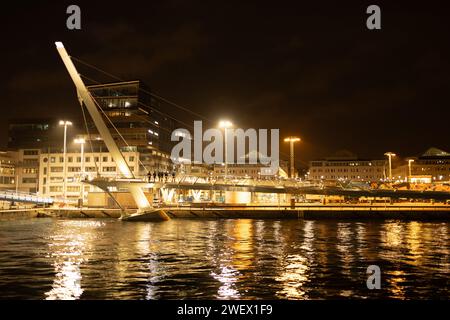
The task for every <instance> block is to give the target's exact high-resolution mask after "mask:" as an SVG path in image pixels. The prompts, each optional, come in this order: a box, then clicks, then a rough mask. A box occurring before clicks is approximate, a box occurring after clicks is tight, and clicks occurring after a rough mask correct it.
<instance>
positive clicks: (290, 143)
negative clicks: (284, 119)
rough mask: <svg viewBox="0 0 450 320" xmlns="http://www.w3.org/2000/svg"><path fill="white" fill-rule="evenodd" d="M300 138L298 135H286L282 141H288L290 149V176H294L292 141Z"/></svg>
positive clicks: (294, 141)
mask: <svg viewBox="0 0 450 320" xmlns="http://www.w3.org/2000/svg"><path fill="white" fill-rule="evenodd" d="M299 141H300V138H298V137H287V138H285V139H284V142H289V149H290V160H291V161H290V162H291V166H290V171H291V172H290V173H291V174H290V176H291V178H294V170H295V169H294V143H296V142H299Z"/></svg>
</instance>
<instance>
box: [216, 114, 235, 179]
mask: <svg viewBox="0 0 450 320" xmlns="http://www.w3.org/2000/svg"><path fill="white" fill-rule="evenodd" d="M232 126H233V124H232V123H231V121H228V120H222V121H220V122H219V128H221V129H223V131H224V136H225V138H224V139H225V141H224V142H225V180H226V179H227V175H228V164H227V162H228V159H227V153H228V149H227V145H228V140H227V129H228V128H231V127H232Z"/></svg>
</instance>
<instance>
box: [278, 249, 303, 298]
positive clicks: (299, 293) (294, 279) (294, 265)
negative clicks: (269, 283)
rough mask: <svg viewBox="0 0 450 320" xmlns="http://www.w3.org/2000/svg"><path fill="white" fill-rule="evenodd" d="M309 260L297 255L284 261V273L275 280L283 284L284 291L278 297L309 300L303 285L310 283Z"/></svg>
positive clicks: (279, 292) (289, 256) (290, 256)
mask: <svg viewBox="0 0 450 320" xmlns="http://www.w3.org/2000/svg"><path fill="white" fill-rule="evenodd" d="M308 272H309V266H308V259H307V258H305V257H303V256H301V255H298V254H295V255H288V256H287V257H286V258H285V259H284V266H283V271H282V273H281V275H280V276H278V277H276V278H275V280H276V281H279V282H281V285H282V286H283V289H282V290H280V291H278V292H277V295H280V296H282V297H285V298H288V299H307V298H308V297H307V295H306V292H305V290H304V288H303V285H304V284H305V282H306V281H308Z"/></svg>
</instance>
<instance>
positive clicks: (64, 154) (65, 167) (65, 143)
mask: <svg viewBox="0 0 450 320" xmlns="http://www.w3.org/2000/svg"><path fill="white" fill-rule="evenodd" d="M59 125H60V126H64V152H63V161H64V164H63V166H64V167H63V175H64V177H63V197H64V200H65V199H66V189H67V182H66V180H67V161H66V154H67V127H68V126H71V125H72V122H70V121H67V120H60V121H59Z"/></svg>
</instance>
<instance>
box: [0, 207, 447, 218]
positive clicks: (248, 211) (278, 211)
mask: <svg viewBox="0 0 450 320" xmlns="http://www.w3.org/2000/svg"><path fill="white" fill-rule="evenodd" d="M161 210H164V212H165V213H166V214H167V215H168V216H169V217H170V218H173V219H338V220H339V219H343V220H345V219H356V220H360V219H361V220H376V219H378V220H379V219H399V220H449V219H450V205H433V204H427V205H422V204H421V205H406V204H396V205H386V206H383V205H361V204H358V205H304V206H296V207H289V206H266V207H262V206H203V207H199V206H197V205H196V206H180V207H164V208H161ZM135 211H136V210H127V214H128V215H131V214H133V213H134V212H135ZM121 213H122V212H121V210H120V209H99V208H83V209H80V208H47V209H18V210H3V211H0V219H2V220H5V219H26V218H36V217H37V218H39V217H51V218H69V219H74V218H97V219H99V218H110V219H118V218H120V217H121ZM130 220H132V219H130Z"/></svg>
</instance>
